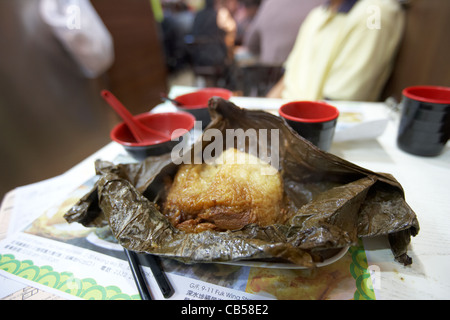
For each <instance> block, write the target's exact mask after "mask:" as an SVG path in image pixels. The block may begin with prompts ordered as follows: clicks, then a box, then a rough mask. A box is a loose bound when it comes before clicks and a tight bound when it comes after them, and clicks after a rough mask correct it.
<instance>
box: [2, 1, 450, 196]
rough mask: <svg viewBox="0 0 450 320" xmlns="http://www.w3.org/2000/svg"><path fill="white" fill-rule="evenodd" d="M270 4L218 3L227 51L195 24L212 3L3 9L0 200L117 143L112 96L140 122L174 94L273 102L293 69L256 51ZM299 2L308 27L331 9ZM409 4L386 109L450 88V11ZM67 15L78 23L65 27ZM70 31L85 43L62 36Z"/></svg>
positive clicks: (12, 5) (432, 4)
mask: <svg viewBox="0 0 450 320" xmlns="http://www.w3.org/2000/svg"><path fill="white" fill-rule="evenodd" d="M263 1H264V0H261V1H258V0H218V4H216V5H218V6H216V9H215V10H216V13H215V14H218V13H217V7H220V8H223V9H224V11H223V12H221V13H220V14H219V15H220V16H221V17H222V18H223V21H222V22H221V23H223V27H221V28H219V29H220V32H221V35H222V38H221V39H225V42H224V43H223V42H221V43H218V41H217V39H215V38H214V35H213V31H218V30H216V29H214V28H209V27H207V26H208V23H211V19H209V18H210V16H211V13H210V12H207V11H205V12H204V14H203V18H204V21H203V22H200V21H197V22H195V17H196V16H197V14H198V13H199V12H201V10H203V9H205V5H206V2H208V1H206V2H205V0H91V1H88V0H86V1H84V0H59V1H57V0H54V1H50V0H0V130H1V138H0V139H1V140H0V141H1V144H0V161H1V166H0V168H1V169H0V170H1V180H0V181H1V182H0V196H1V197H2V198H3V195H4V194H5V193H6V192H8V191H9V190H11V189H13V188H15V187H17V186H21V185H25V184H29V183H33V182H37V181H39V180H43V179H47V178H51V177H53V176H56V175H59V174H61V173H63V172H65V171H66V170H68V169H70V168H71V167H73V166H74V165H76V164H77V163H78V162H80V161H81V160H83V159H84V158H86V157H87V156H89V155H90V154H92V153H93V152H95V151H96V150H98V149H99V148H101V147H102V146H104V145H106V144H107V143H109V142H110V138H109V131H110V130H111V129H112V127H113V126H114V125H116V124H117V123H119V122H120V120H119V118H118V117H117V116H116V115H115V114H114V113H113V112H112V111H111V110H110V108H109V107H108V106H107V105H106V104H105V102H104V101H103V100H102V99H101V97H100V95H99V92H100V90H102V89H109V90H111V91H112V92H113V93H114V94H115V95H116V96H117V97H118V98H119V99H120V100H121V101H122V102H123V103H124V104H125V105H126V106H127V107H128V108H129V109H130V111H131V112H132V113H133V114H138V113H142V112H146V111H149V110H151V109H152V108H153V107H155V106H156V105H158V104H159V103H160V102H161V99H160V95H161V93H164V92H168V91H169V89H170V87H171V86H173V85H187V86H198V87H203V86H218V87H225V88H228V89H231V90H232V91H233V92H234V93H235V94H237V95H245V96H264V95H265V94H266V93H267V91H268V89H270V87H271V86H272V85H273V84H274V83H275V82H276V81H277V80H278V79H279V78H280V77H281V75H282V72H283V68H282V63H281V62H279V61H278V62H276V61H275V62H261V61H258V59H257V57H256V56H255V55H253V54H251V52H250V51H249V50H248V48H246V43H245V35H246V32H248V30H249V28H250V25H251V23H252V20H254V17H255V15H256V14H257V12H258V9H259V8H260V7H261V3H262V2H263ZM297 1H302V2H303V3H304V4H305V6H304V10H305V12H303V13H300V12H299V19H298V21H297V23H298V24H300V23H301V20H302V17H304V16H305V15H306V13H307V11H309V10H310V9H311V7H312V6H311V3H312V2H315V3H318V4H320V3H323V2H325V0H323V1H312V0H297ZM399 1H400V0H399ZM401 2H402V4H403V6H404V10H405V11H406V16H407V24H406V30H405V33H404V37H403V40H402V43H401V46H400V49H399V52H398V54H397V57H396V64H395V67H394V70H393V73H392V75H391V77H390V79H389V81H388V83H387V85H386V87H385V89H384V91H383V94H382V96H381V97H380V100H384V99H386V98H388V97H394V98H395V99H396V100H397V101H398V100H399V99H400V97H401V90H402V89H403V88H404V87H406V86H409V85H417V84H421V85H444V86H450V63H449V61H448V59H449V57H450V42H449V41H448V34H449V32H450V1H448V0H410V1H401ZM86 3H87V4H86ZM86 6H87V7H86ZM89 6H91V7H89ZM77 7H78V8H81V9H82V10H80V11H77V10H78V9H77ZM68 8H69V9H71V10H69V9H68ZM86 8H87V10H88V11H85V9H86ZM89 10H90V11H89ZM84 12H90V14H91V15H90V16H88V14H87V13H86V15H85V16H84V17H83V14H84ZM224 12H225V13H224ZM50 13H52V14H53V15H51V14H50ZM58 13H66V14H68V15H69V16H68V17H67V16H66V18H65V19H66V20H63V21H62V22H61V19H60V18H58V17H59V16H58ZM52 19H53V20H52ZM58 19H59V20H58ZM67 19H69V20H67ZM279 19H280V21H282V20H283V17H279ZM85 20H88V21H89V22H90V25H91V26H92V29H89V28H83V26H84V23H85V22H84V21H85ZM52 21H53V24H52ZM214 21H216V22H218V19H214ZM58 23H59V25H58ZM61 23H62V25H63V27H65V28H66V29H68V30H69V31H74V30H75V32H72V33H64V32H60V31H61ZM58 28H59V29H58ZM294 28H298V27H294ZM66 31H67V30H66ZM85 49H86V50H91V51H92V52H93V54H92V55H86V51H84V50H85ZM209 50H211V51H209ZM91 51H90V52H91ZM205 52H210V54H207V55H206V57H205V55H204V53H205ZM211 52H215V54H212V53H211ZM86 57H88V58H89V59H87V58H86ZM211 57H213V58H214V59H212V60H211ZM92 61H94V62H95V63H92Z"/></svg>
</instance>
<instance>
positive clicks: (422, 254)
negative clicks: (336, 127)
mask: <svg viewBox="0 0 450 320" xmlns="http://www.w3.org/2000/svg"><path fill="white" fill-rule="evenodd" d="M190 90H192V88H183V87H176V88H173V90H172V91H171V93H170V96H172V97H174V96H176V95H178V94H180V93H183V92H188V91H190ZM232 101H233V102H235V103H236V104H237V105H239V106H241V107H248V108H262V109H267V110H272V111H273V110H276V109H277V108H278V107H279V105H280V104H281V103H283V101H282V100H277V99H261V98H244V97H236V98H232ZM334 104H335V105H336V106H337V107H338V108H340V106H343V105H344V104H345V103H342V102H336V103H334ZM360 105H361V107H362V108H370V107H371V104H367V103H361V104H360ZM373 107H374V108H375V107H377V108H380V107H382V108H385V110H386V114H389V119H390V120H389V122H388V124H387V127H386V129H385V130H384V132H383V133H382V134H381V135H380V136H378V137H377V138H373V139H364V140H349V141H343V142H336V143H334V144H333V145H332V148H331V150H330V152H331V153H334V154H336V155H338V156H340V157H342V158H344V159H346V160H348V161H351V162H354V163H355V164H358V165H360V166H362V167H365V168H367V169H370V170H373V171H379V172H387V173H391V174H392V175H394V177H395V178H396V179H397V180H398V181H399V182H400V183H401V184H402V186H403V188H404V190H405V194H406V200H407V202H408V204H409V205H410V206H411V207H412V209H413V210H414V211H415V212H416V214H417V217H418V220H419V223H420V227H421V229H420V232H419V234H418V236H417V237H415V238H412V241H411V245H410V248H409V251H408V252H409V255H410V256H411V257H412V259H413V264H412V265H411V266H407V267H404V266H402V265H400V264H399V263H397V262H395V261H394V259H393V256H392V253H391V251H390V249H389V245H388V243H387V239H385V238H379V239H370V240H365V241H364V246H365V248H366V255H367V259H368V264H369V266H370V267H371V270H373V271H374V275H373V276H374V279H375V280H376V283H374V286H375V293H376V297H377V299H449V298H450V276H449V273H448V271H447V267H448V266H449V265H450V231H449V230H450V199H449V195H450V193H449V190H450V147H449V146H448V145H447V146H446V148H445V150H444V152H443V153H442V154H441V155H440V156H438V157H434V158H424V157H418V156H413V155H410V154H407V153H405V152H403V151H401V150H399V149H398V148H397V146H396V135H397V127H398V115H397V114H395V113H392V112H389V110H388V109H387V107H385V106H384V104H373ZM161 111H174V108H173V106H171V105H170V104H168V103H165V104H161V105H159V106H157V107H156V108H154V110H153V112H161ZM121 152H123V150H122V148H121V147H120V146H119V145H117V144H116V143H113V142H112V143H110V144H108V145H107V146H105V147H104V148H103V149H101V150H99V151H98V152H97V153H95V154H94V155H92V156H91V157H89V158H88V159H86V160H84V161H83V162H81V163H80V164H78V165H77V166H75V167H74V168H73V169H72V170H70V171H69V172H67V173H66V174H65V175H63V176H62V177H59V179H66V180H67V181H66V184H67V190H69V189H70V188H73V187H75V186H77V185H78V184H79V183H80V181H83V179H85V178H87V177H89V176H90V175H92V163H93V161H94V160H95V159H97V158H101V159H104V160H109V159H111V160H112V159H114V158H115V157H116V156H117V154H118V153H121ZM44 184H45V182H44ZM54 192H57V191H54ZM3 205H5V203H4V204H3ZM1 219H2V217H1V216H0V220H1ZM30 219H31V218H30ZM0 234H1V233H0Z"/></svg>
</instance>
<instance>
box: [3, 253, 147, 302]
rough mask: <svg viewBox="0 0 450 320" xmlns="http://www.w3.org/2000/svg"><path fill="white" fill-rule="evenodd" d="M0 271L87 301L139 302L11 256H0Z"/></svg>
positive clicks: (115, 289)
mask: <svg viewBox="0 0 450 320" xmlns="http://www.w3.org/2000/svg"><path fill="white" fill-rule="evenodd" d="M0 270H4V271H6V272H9V273H11V274H14V275H16V276H19V277H21V278H24V279H28V280H31V281H34V282H37V283H40V284H42V285H45V286H48V287H50V288H54V289H58V290H61V291H63V292H66V293H69V294H71V295H74V296H76V297H80V298H83V299H87V300H139V299H140V296H139V295H138V294H137V295H132V296H130V295H128V294H125V293H123V292H122V291H121V290H120V288H118V287H116V286H107V287H103V286H101V285H99V284H97V282H96V281H95V280H94V279H92V278H86V279H78V278H75V277H74V276H73V273H71V272H60V273H59V272H56V271H54V270H53V268H52V267H50V266H42V267H38V266H35V265H34V264H33V261H31V260H23V261H19V260H16V259H15V257H14V256H13V255H12V254H4V255H2V254H0Z"/></svg>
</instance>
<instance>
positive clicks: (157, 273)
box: [144, 254, 175, 298]
mask: <svg viewBox="0 0 450 320" xmlns="http://www.w3.org/2000/svg"><path fill="white" fill-rule="evenodd" d="M144 258H145V260H146V261H147V262H148V264H149V265H150V269H151V270H152V273H153V276H154V277H155V280H156V282H157V283H158V286H159V289H160V290H161V292H162V294H163V296H164V298H170V297H171V296H172V295H173V294H174V292H175V291H174V290H173V288H172V286H171V284H170V282H169V280H168V279H167V277H166V274H165V273H164V271H163V270H162V268H161V266H160V265H159V262H158V260H157V257H155V256H153V255H151V254H145V255H144Z"/></svg>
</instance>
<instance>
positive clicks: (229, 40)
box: [216, 0, 237, 60]
mask: <svg viewBox="0 0 450 320" xmlns="http://www.w3.org/2000/svg"><path fill="white" fill-rule="evenodd" d="M216 8H217V26H218V27H219V29H221V30H223V31H224V32H225V44H226V46H227V53H228V58H229V59H230V60H232V59H233V52H234V43H235V41H236V33H237V24H236V20H235V19H234V18H233V15H234V14H235V12H236V10H237V0H216Z"/></svg>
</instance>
